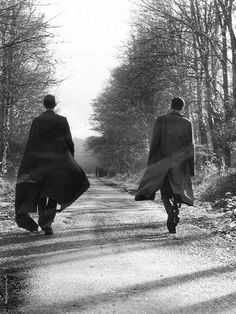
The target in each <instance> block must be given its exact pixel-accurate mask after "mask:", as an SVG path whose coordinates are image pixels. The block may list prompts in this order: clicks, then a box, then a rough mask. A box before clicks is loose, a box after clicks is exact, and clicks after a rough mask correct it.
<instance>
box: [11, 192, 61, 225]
mask: <svg viewBox="0 0 236 314" xmlns="http://www.w3.org/2000/svg"><path fill="white" fill-rule="evenodd" d="M56 208H57V203H56V202H55V201H53V200H51V199H50V198H47V197H45V198H41V199H40V200H39V202H38V214H39V219H38V225H39V226H40V227H41V228H45V227H48V226H50V225H51V224H52V222H53V220H54V218H55V216H56ZM16 223H17V224H18V226H19V227H21V228H24V229H26V230H29V231H37V230H38V225H37V223H36V222H35V221H34V220H33V219H32V218H31V217H30V215H29V214H27V213H25V214H17V215H16Z"/></svg>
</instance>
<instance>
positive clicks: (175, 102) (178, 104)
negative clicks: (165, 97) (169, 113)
mask: <svg viewBox="0 0 236 314" xmlns="http://www.w3.org/2000/svg"><path fill="white" fill-rule="evenodd" d="M183 106H184V100H183V99H182V98H178V97H176V98H173V99H172V100H171V108H172V109H174V110H181V109H183Z"/></svg>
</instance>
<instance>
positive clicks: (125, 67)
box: [88, 0, 236, 173]
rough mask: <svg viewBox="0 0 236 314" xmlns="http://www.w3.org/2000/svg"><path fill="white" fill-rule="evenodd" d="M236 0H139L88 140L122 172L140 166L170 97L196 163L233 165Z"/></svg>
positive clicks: (96, 105)
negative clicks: (178, 107)
mask: <svg viewBox="0 0 236 314" xmlns="http://www.w3.org/2000/svg"><path fill="white" fill-rule="evenodd" d="M235 12H236V7H235V3H234V0H171V1H170V0H165V1H163V0H140V1H139V2H138V5H137V8H136V11H135V14H134V16H133V19H132V26H131V34H130V39H129V40H128V42H127V43H126V44H125V45H124V47H123V48H122V49H121V52H120V64H119V66H118V67H116V68H114V69H113V70H112V72H111V76H110V79H109V81H108V82H107V84H106V86H105V88H104V89H103V90H102V91H101V93H100V94H99V95H98V96H97V98H96V99H95V100H94V101H93V109H94V113H93V115H92V125H93V129H94V130H96V131H97V132H99V134H100V136H96V137H90V138H89V139H88V145H89V147H90V149H92V150H93V152H94V154H95V155H96V156H97V157H98V158H99V159H100V161H101V163H102V166H103V167H105V168H107V169H115V170H116V172H119V173H134V172H135V171H138V170H139V169H141V168H143V167H145V165H146V160H147V153H148V149H149V144H150V138H151V133H152V129H153V125H154V121H155V119H156V117H157V116H159V115H161V114H163V113H166V112H167V111H168V109H169V105H170V100H171V99H172V98H173V97H182V98H184V100H185V102H186V106H185V115H186V116H187V117H188V118H189V119H191V121H192V123H193V126H194V137H195V144H196V156H197V157H196V165H197V167H198V169H200V168H201V167H203V166H204V165H206V164H207V163H210V164H212V163H213V164H214V165H216V166H217V167H219V168H220V167H230V166H233V165H234V162H233V157H234V155H232V152H233V144H234V142H235V141H236V131H235V130H236V125H235V124H236V121H235V110H236V36H235V25H234V24H235Z"/></svg>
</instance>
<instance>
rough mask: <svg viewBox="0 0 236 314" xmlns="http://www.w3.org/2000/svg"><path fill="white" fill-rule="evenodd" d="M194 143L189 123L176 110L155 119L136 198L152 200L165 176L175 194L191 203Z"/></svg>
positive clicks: (138, 199) (183, 200)
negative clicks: (146, 160)
mask: <svg viewBox="0 0 236 314" xmlns="http://www.w3.org/2000/svg"><path fill="white" fill-rule="evenodd" d="M193 175H194V145H193V137H192V124H191V122H190V121H189V120H188V119H187V118H185V117H184V116H183V115H181V114H180V113H179V112H177V111H173V112H171V113H169V114H167V115H164V116H161V117H159V118H158V119H157V120H156V124H155V127H154V131H153V136H152V142H151V146H150V151H149V158H148V168H147V169H146V171H145V173H144V175H143V177H142V179H141V182H140V184H139V188H138V191H137V193H136V196H135V200H136V201H143V200H153V199H154V198H155V193H156V192H157V191H158V190H159V189H160V188H161V186H162V184H163V182H164V179H165V177H166V176H168V178H169V182H170V186H171V188H172V191H173V193H174V194H179V195H180V197H181V200H182V202H183V203H185V204H188V205H190V206H191V205H193V191H192V182H191V176H193Z"/></svg>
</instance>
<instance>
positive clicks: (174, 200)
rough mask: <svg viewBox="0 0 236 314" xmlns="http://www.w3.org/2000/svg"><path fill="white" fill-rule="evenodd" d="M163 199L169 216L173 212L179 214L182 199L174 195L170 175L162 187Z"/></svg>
mask: <svg viewBox="0 0 236 314" xmlns="http://www.w3.org/2000/svg"><path fill="white" fill-rule="evenodd" d="M161 199H162V202H163V204H164V207H165V210H166V212H167V214H170V213H171V212H173V211H176V213H177V214H178V213H179V208H180V206H181V198H180V196H179V195H178V194H174V193H173V191H172V188H171V185H170V181H169V178H168V175H167V176H166V177H165V180H164V182H163V184H162V187H161Z"/></svg>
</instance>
